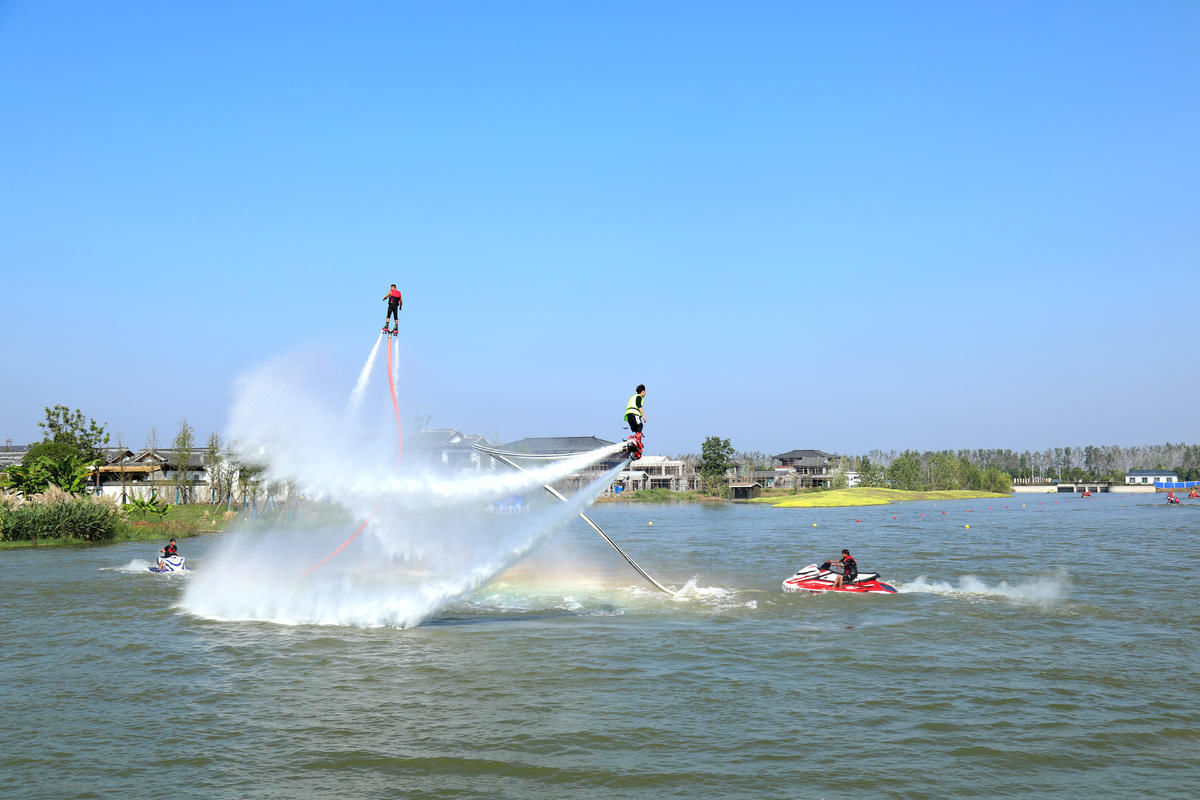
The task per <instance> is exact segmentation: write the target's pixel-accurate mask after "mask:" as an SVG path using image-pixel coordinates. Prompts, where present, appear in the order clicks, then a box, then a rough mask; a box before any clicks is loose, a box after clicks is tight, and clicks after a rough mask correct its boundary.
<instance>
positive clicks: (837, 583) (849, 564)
mask: <svg viewBox="0 0 1200 800" xmlns="http://www.w3.org/2000/svg"><path fill="white" fill-rule="evenodd" d="M830 561H831V563H832V564H834V565H841V572H836V574H835V575H834V576H833V588H834V589H840V588H842V583H843V582H844V583H854V581H855V579H856V578H858V562H857V561H855V560H854V556H852V555H850V551H849V550H842V557H841V558H839V559H838V560H837V561H833V560H832V559H830ZM835 570H836V566H835Z"/></svg>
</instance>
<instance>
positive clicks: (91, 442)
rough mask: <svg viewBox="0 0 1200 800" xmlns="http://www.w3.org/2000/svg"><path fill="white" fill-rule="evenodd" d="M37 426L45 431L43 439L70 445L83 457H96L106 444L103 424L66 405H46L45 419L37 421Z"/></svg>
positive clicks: (106, 439)
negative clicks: (52, 406)
mask: <svg viewBox="0 0 1200 800" xmlns="http://www.w3.org/2000/svg"><path fill="white" fill-rule="evenodd" d="M38 427H40V428H41V429H42V430H43V431H44V432H45V433H44V437H43V441H46V442H57V443H59V444H67V445H70V446H71V447H73V448H75V450H76V451H77V452H78V453H79V455H80V456H81V457H82V458H85V459H89V458H98V457H99V456H100V455H101V452H100V451H101V449H103V448H104V447H106V446H107V445H108V434H107V433H105V431H104V426H103V425H97V424H96V420H94V419H91V418H90V417H84V416H83V412H82V411H80V410H79V409H78V408H77V409H75V410H74V411H71V410H70V409H69V408H67V407H66V406H55V407H54V408H50V407H49V406H47V407H46V420H45V421H44V422H39V423H38Z"/></svg>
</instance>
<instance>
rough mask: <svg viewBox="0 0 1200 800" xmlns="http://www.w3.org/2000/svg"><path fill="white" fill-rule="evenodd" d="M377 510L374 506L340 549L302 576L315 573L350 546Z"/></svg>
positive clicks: (377, 507)
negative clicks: (318, 568)
mask: <svg viewBox="0 0 1200 800" xmlns="http://www.w3.org/2000/svg"><path fill="white" fill-rule="evenodd" d="M380 505H382V503H381V504H380ZM378 510H379V506H375V509H374V511H372V512H371V513H370V514H368V515H367V518H366V519H364V520H363V522H362V525H359V526H358V530H356V531H355V532H354V533H353V534H352V535H351V536H350V538H349V539H347V540H346V541H344V542H342V545H341V547H339V548H338V549H337V550H334V551H333V552H332V553H330V554H329V555H327V556H325V557H324V558H322V559H321V560H320V561H318V562H317V563H315V564H313V565H312V566H311V567H309V568H308V569H306V570H304V574H305V575H311V574H312V573H313V572H315V571H316V569H317V567H319V566H321V565H322V564H324V563H325V562H326V561H328V560H329V559H331V558H333V557H334V556H336V555H337V554H338V553H340V552H342V551H343V550H345V549H346V545H348V544H350V543H351V542H353V541H354V540H355V539H356V538H358V535H359V534H360V533H362V532H363V531H364V530H366V528H367V524H368V523H369V522H370V521H371V518H372V517H374V516H375V512H376V511H378Z"/></svg>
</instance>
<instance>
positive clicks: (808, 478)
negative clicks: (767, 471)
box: [755, 450, 837, 489]
mask: <svg viewBox="0 0 1200 800" xmlns="http://www.w3.org/2000/svg"><path fill="white" fill-rule="evenodd" d="M772 458H774V459H775V460H776V461H778V462H779V466H778V467H776V468H775V470H774V471H775V476H774V480H772V481H771V482H770V483H769V484H767V485H770V486H775V487H779V488H787V489H791V488H796V489H811V488H814V487H818V486H824V487H829V486H832V485H833V479H834V476H835V474H836V472H837V469H836V467H835V466H834V464H833V462H834V460H835V459H836V458H837V456H836V455H834V454H833V453H826V452H825V451H824V450H789V451H788V452H786V453H780V454H779V455H776V456H772ZM755 477H756V478H757V472H756V473H755Z"/></svg>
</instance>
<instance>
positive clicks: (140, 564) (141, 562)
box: [100, 558, 186, 575]
mask: <svg viewBox="0 0 1200 800" xmlns="http://www.w3.org/2000/svg"><path fill="white" fill-rule="evenodd" d="M155 563H156V562H154V561H147V560H146V559H144V558H135V559H133V560H132V561H130V562H129V563H128V564H122V565H121V566H119V567H100V572H129V573H137V572H149V571H150V568H151V567H152V566H154V564H155ZM164 574H167V575H173V574H178V575H183V574H186V573H164Z"/></svg>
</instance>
